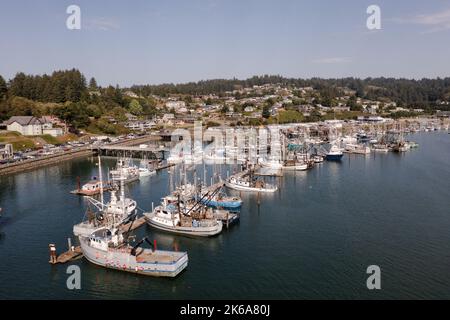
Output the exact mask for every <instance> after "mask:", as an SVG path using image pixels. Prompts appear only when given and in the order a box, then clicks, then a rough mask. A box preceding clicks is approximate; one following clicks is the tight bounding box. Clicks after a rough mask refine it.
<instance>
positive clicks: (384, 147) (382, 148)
mask: <svg viewBox="0 0 450 320" xmlns="http://www.w3.org/2000/svg"><path fill="white" fill-rule="evenodd" d="M372 151H374V152H383V153H387V152H389V147H388V145H387V144H374V145H373V146H372Z"/></svg>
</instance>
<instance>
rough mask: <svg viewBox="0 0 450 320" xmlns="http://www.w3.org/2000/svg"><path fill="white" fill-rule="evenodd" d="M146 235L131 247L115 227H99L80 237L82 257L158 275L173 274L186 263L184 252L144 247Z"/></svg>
mask: <svg viewBox="0 0 450 320" xmlns="http://www.w3.org/2000/svg"><path fill="white" fill-rule="evenodd" d="M144 241H147V242H149V241H148V240H147V238H144V239H143V240H141V241H140V242H139V243H138V244H137V245H135V246H131V245H129V244H128V243H127V241H126V239H125V237H124V236H123V234H122V233H120V232H119V231H118V230H116V229H111V230H110V229H108V228H100V229H98V230H96V231H95V232H93V233H92V234H91V235H90V236H89V237H80V246H81V250H82V252H83V255H84V257H85V258H86V259H87V260H88V261H89V262H91V263H93V264H96V265H99V266H102V267H105V268H109V269H115V270H120V271H126V272H131V273H137V274H142V275H146V276H157V277H176V276H177V275H178V274H179V273H180V272H181V271H183V270H184V269H185V268H186V267H187V265H188V254H187V253H186V252H177V251H164V250H157V249H156V248H153V249H144V248H142V247H140V246H141V245H142V243H143V242H144Z"/></svg>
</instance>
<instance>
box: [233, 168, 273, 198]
mask: <svg viewBox="0 0 450 320" xmlns="http://www.w3.org/2000/svg"><path fill="white" fill-rule="evenodd" d="M225 186H227V187H228V188H230V189H234V190H238V191H250V192H265V193H272V192H275V191H277V190H278V187H277V186H275V185H271V184H268V183H265V182H264V181H263V180H255V179H253V175H252V174H250V173H246V172H245V173H240V174H237V175H233V176H231V177H229V178H228V179H227V180H226V182H225Z"/></svg>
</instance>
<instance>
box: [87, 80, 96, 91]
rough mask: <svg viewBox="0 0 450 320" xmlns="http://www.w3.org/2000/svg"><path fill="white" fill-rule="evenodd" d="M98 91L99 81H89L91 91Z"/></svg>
mask: <svg viewBox="0 0 450 320" xmlns="http://www.w3.org/2000/svg"><path fill="white" fill-rule="evenodd" d="M97 89H98V86H97V81H96V80H95V78H94V77H92V78H91V80H89V90H91V91H96V90H97Z"/></svg>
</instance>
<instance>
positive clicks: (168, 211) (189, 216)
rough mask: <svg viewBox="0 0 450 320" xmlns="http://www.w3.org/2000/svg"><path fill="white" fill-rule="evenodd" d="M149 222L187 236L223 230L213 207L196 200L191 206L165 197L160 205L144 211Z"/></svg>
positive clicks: (152, 225) (162, 228)
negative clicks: (146, 211)
mask: <svg viewBox="0 0 450 320" xmlns="http://www.w3.org/2000/svg"><path fill="white" fill-rule="evenodd" d="M144 217H145V220H146V222H147V224H148V225H149V226H151V227H154V228H156V229H159V230H163V231H166V232H171V233H177V234H182V235H187V236H197V237H211V236H215V235H217V234H219V233H220V232H222V228H223V224H222V221H220V220H217V219H215V218H214V214H213V209H212V208H209V209H208V208H206V207H204V206H203V205H202V204H199V203H198V202H196V203H195V204H193V205H191V206H190V207H188V206H186V205H184V203H183V204H181V203H180V202H179V201H176V202H172V203H170V199H169V198H163V201H162V203H161V205H160V206H157V207H156V208H155V209H154V210H153V211H152V212H148V213H144Z"/></svg>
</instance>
